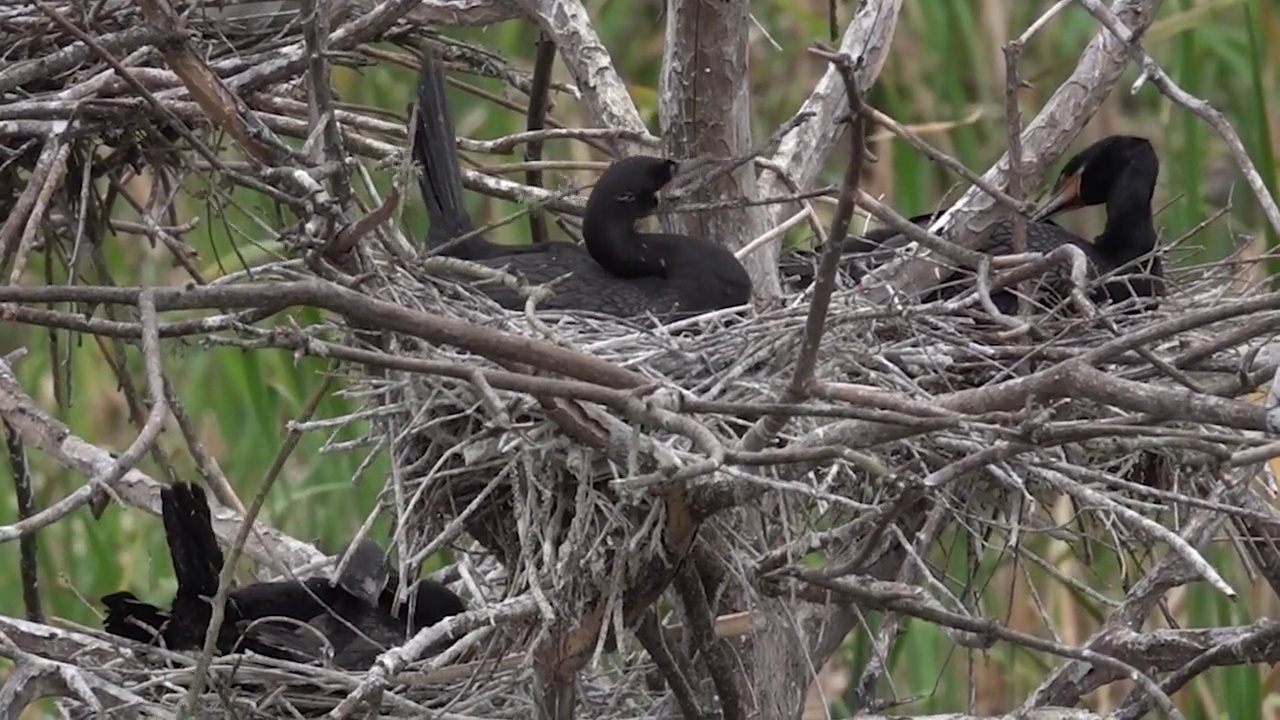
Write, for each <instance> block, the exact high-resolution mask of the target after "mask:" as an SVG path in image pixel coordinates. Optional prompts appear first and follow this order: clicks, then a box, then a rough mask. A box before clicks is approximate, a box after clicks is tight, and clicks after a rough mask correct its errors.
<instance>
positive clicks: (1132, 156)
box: [1031, 135, 1160, 221]
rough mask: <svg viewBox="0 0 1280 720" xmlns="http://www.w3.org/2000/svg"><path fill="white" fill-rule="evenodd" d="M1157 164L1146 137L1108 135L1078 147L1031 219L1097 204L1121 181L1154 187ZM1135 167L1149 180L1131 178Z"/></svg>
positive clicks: (1043, 217) (1106, 197)
mask: <svg viewBox="0 0 1280 720" xmlns="http://www.w3.org/2000/svg"><path fill="white" fill-rule="evenodd" d="M1159 168H1160V161H1159V160H1158V159H1157V158H1156V153H1155V149H1154V148H1152V147H1151V143H1150V142H1149V141H1148V140H1147V139H1146V138H1141V137H1136V136H1133V135H1110V136H1108V137H1105V138H1103V139H1101V140H1099V141H1098V142H1095V143H1094V144H1092V145H1090V146H1089V147H1087V148H1085V149H1084V150H1081V151H1080V152H1079V153H1077V154H1076V155H1075V156H1074V157H1072V158H1071V159H1070V160H1068V161H1067V164H1066V165H1063V166H1062V172H1061V173H1059V175H1058V182H1057V183H1056V184H1055V185H1054V188H1053V194H1052V195H1051V196H1050V197H1049V199H1048V200H1047V201H1045V203H1044V204H1043V205H1041V206H1040V209H1039V210H1037V211H1036V212H1035V214H1034V215H1032V216H1031V219H1032V220H1033V221H1039V220H1044V219H1046V218H1048V217H1051V216H1053V215H1056V214H1057V213H1060V212H1063V211H1066V210H1074V209H1076V208H1082V207H1086V206H1089V205H1101V204H1103V203H1106V202H1107V201H1108V200H1109V199H1110V198H1111V195H1112V191H1113V190H1115V189H1116V188H1117V186H1119V185H1120V184H1122V183H1138V184H1141V185H1145V186H1150V188H1154V186H1155V174H1156V173H1158V172H1159ZM1135 171H1140V172H1141V173H1142V174H1144V175H1149V176H1150V178H1149V181H1147V180H1146V179H1142V180H1138V179H1136V178H1134V177H1133V173H1134V172H1135ZM1149 199H1150V198H1149V197H1148V200H1149Z"/></svg>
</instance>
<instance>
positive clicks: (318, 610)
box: [102, 483, 466, 669]
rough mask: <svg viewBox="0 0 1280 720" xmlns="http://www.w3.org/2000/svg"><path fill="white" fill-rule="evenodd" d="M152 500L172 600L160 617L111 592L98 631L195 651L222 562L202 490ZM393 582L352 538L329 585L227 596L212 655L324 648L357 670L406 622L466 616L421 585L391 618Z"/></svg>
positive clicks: (261, 588)
mask: <svg viewBox="0 0 1280 720" xmlns="http://www.w3.org/2000/svg"><path fill="white" fill-rule="evenodd" d="M160 498H161V516H162V518H163V520H164V528H165V539H166V541H167V542H168V545H169V554H170V556H171V559H172V561H173V569H174V573H175V575H177V580H178V590H177V593H176V594H175V596H174V599H173V602H172V603H170V607H169V609H168V610H165V609H163V608H160V607H158V606H155V605H152V604H150V603H146V602H143V601H141V600H139V599H138V598H137V596H135V595H134V594H133V593H130V592H127V591H122V592H117V593H112V594H110V595H107V596H106V597H104V598H102V603H103V605H104V606H106V608H107V613H106V618H105V619H104V621H103V626H104V628H105V629H106V631H107V632H109V633H111V634H113V635H118V636H120V637H125V638H129V639H132V640H136V641H138V642H143V643H147V644H152V645H163V646H164V647H167V648H169V649H171V650H195V649H199V648H201V647H203V645H204V638H205V634H206V632H207V631H208V628H209V622H210V619H211V616H212V604H211V601H212V600H213V598H214V596H215V595H216V594H217V591H218V578H219V574H220V573H221V571H222V566H223V561H224V560H223V556H222V550H221V548H220V547H219V546H218V541H217V537H216V536H215V535H214V532H213V522H212V517H211V515H210V511H209V503H208V500H207V498H206V497H205V493H204V490H203V489H202V488H200V487H199V486H198V485H192V484H189V483H177V484H175V485H173V486H171V487H166V488H164V489H162V490H161V492H160ZM394 577H395V574H394V572H392V571H391V569H390V567H389V566H388V565H387V562H386V558H385V554H384V553H383V550H382V548H381V547H380V546H379V545H378V544H377V543H376V542H373V541H372V540H362V541H361V542H360V543H358V544H357V545H356V547H355V548H354V549H353V550H352V555H351V558H350V560H349V562H348V563H347V566H346V568H345V570H344V571H343V572H342V573H341V574H339V576H338V577H337V578H335V581H334V582H330V581H329V580H328V579H327V578H323V577H312V578H307V579H305V580H281V581H273V582H260V583H253V584H250V585H246V586H244V587H240V588H237V589H235V590H232V591H230V592H229V593H228V595H227V601H226V606H225V612H224V616H223V622H222V625H221V627H220V628H219V631H218V637H217V641H216V646H217V651H218V653H219V654H225V653H230V652H236V651H237V650H252V651H254V652H257V653H261V654H263V655H269V656H271V657H277V658H284V659H290V660H297V661H309V660H316V659H321V657H322V656H323V655H324V653H323V652H321V650H322V648H323V647H324V646H325V645H326V644H327V646H328V647H329V648H330V649H331V651H332V653H333V659H334V664H335V665H337V666H338V667H342V668H345V669H362V668H366V667H368V666H369V664H370V663H372V662H373V660H374V659H375V658H376V657H377V655H378V653H379V652H381V650H382V649H385V647H387V646H392V645H395V644H399V643H400V642H403V640H404V637H405V633H406V631H407V629H408V627H409V626H410V624H412V625H413V626H414V627H415V628H421V627H426V626H429V625H432V624H434V623H436V622H439V621H440V620H442V619H444V618H445V617H449V616H451V615H456V614H458V613H461V612H464V611H465V610H466V608H465V606H464V605H463V603H462V600H461V598H459V597H458V596H457V595H455V594H454V593H453V592H451V591H450V590H449V589H448V588H445V587H444V586H443V585H440V584H439V583H434V582H431V581H429V580H423V581H420V582H419V583H418V584H417V585H415V587H414V588H413V590H411V592H410V597H411V602H410V603H407V604H406V606H404V607H401V608H400V610H399V611H398V612H394V613H393V612H392V604H393V602H394V598H395V590H394V587H395V584H392V583H390V582H389V581H390V580H392V579H393V578H394ZM397 582H398V580H397ZM410 606H412V611H411V610H410ZM411 612H412V614H411ZM303 624H305V625H309V626H310V627H312V628H314V629H316V630H318V631H319V634H320V636H322V637H323V639H321V638H319V637H315V633H311V634H310V635H307V633H306V631H305V628H302V627H300V626H301V625H303ZM285 628H287V629H285Z"/></svg>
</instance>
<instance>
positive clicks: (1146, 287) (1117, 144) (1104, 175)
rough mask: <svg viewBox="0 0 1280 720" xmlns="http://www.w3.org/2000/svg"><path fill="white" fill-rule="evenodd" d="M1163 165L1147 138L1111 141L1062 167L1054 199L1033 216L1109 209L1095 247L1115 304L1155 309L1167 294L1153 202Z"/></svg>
mask: <svg viewBox="0 0 1280 720" xmlns="http://www.w3.org/2000/svg"><path fill="white" fill-rule="evenodd" d="M1159 175H1160V159H1159V158H1158V157H1156V151H1155V148H1153V147H1152V146H1151V143H1150V141H1148V140H1147V139H1146V138H1142V137H1136V136H1133V135H1110V136H1108V137H1105V138H1103V139H1101V140H1099V141H1097V142H1095V143H1093V144H1092V145H1090V146H1089V147H1087V148H1085V149H1084V150H1081V151H1080V152H1079V153H1077V154H1076V155H1074V156H1073V157H1072V158H1071V159H1070V160H1068V161H1067V162H1066V164H1065V165H1063V166H1062V172H1061V173H1059V175H1058V181H1057V183H1056V184H1055V185H1054V189H1053V194H1052V195H1051V196H1050V198H1049V199H1048V200H1046V201H1045V202H1044V204H1043V205H1041V207H1040V208H1039V209H1038V210H1037V211H1036V212H1035V214H1034V215H1032V220H1042V219H1047V218H1049V217H1052V216H1054V215H1056V214H1058V213H1060V212H1064V211H1067V210H1074V209H1076V208H1082V207H1088V206H1091V205H1103V204H1105V205H1106V206H1107V222H1106V226H1105V227H1104V228H1103V230H1102V232H1101V233H1100V234H1099V235H1098V236H1097V237H1095V238H1094V239H1093V242H1092V243H1091V244H1090V248H1091V249H1092V255H1091V257H1090V259H1091V260H1093V262H1094V265H1095V267H1096V270H1097V273H1098V274H1099V275H1108V276H1109V277H1108V278H1107V280H1106V281H1105V283H1104V285H1103V292H1104V293H1105V296H1106V297H1108V298H1109V299H1110V300H1111V302H1123V301H1125V300H1128V299H1130V298H1133V297H1141V298H1149V299H1148V300H1146V301H1145V302H1144V303H1143V307H1146V308H1152V309H1154V308H1155V307H1156V306H1157V304H1158V301H1157V300H1155V299H1154V298H1155V297H1156V296H1158V295H1161V294H1163V292H1164V266H1163V264H1162V263H1161V261H1160V254H1159V253H1158V252H1155V250H1156V245H1157V243H1158V240H1159V238H1158V236H1157V235H1156V226H1155V220H1154V218H1153V217H1152V213H1151V198H1152V196H1154V195H1155V188H1156V180H1157V179H1158V178H1159Z"/></svg>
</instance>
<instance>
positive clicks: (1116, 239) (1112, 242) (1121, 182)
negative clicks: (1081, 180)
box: [1094, 162, 1158, 263]
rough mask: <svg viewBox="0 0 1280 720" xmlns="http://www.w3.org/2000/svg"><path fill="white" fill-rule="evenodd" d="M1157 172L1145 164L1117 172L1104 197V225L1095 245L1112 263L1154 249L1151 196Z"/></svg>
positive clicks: (1131, 258) (1127, 259) (1138, 164)
mask: <svg viewBox="0 0 1280 720" xmlns="http://www.w3.org/2000/svg"><path fill="white" fill-rule="evenodd" d="M1157 172H1158V171H1157V169H1156V168H1155V167H1153V166H1150V165H1149V164H1148V163H1142V162H1139V163H1134V164H1132V165H1130V166H1129V167H1127V168H1125V170H1124V171H1123V172H1121V173H1120V176H1119V177H1117V178H1116V182H1115V184H1114V185H1113V186H1112V189H1111V194H1110V195H1108V196H1107V225H1106V228H1105V229H1104V230H1103V231H1102V234H1101V235H1099V236H1098V237H1097V238H1095V239H1094V246H1095V247H1096V248H1097V249H1098V252H1099V253H1100V254H1102V255H1103V256H1104V257H1106V258H1108V259H1110V260H1112V261H1113V262H1116V263H1126V262H1129V261H1131V260H1134V259H1137V258H1139V257H1141V256H1143V255H1146V254H1147V253H1149V252H1151V250H1152V249H1153V248H1155V246H1156V228H1155V221H1154V220H1153V218H1152V216H1151V196H1152V194H1153V193H1154V192H1155V185H1156V173H1157Z"/></svg>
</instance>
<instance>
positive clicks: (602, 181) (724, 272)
mask: <svg viewBox="0 0 1280 720" xmlns="http://www.w3.org/2000/svg"><path fill="white" fill-rule="evenodd" d="M413 151H414V158H415V160H416V161H417V162H418V163H419V164H420V165H421V166H422V175H421V180H420V181H419V188H420V190H421V192H422V198H423V202H424V203H425V204H426V208H427V215H428V218H429V219H430V223H431V227H430V229H429V231H428V234H427V237H428V241H429V243H430V244H431V246H432V247H433V248H438V247H442V246H443V245H444V244H445V243H448V242H450V241H453V240H456V239H457V238H460V237H462V236H464V235H467V234H468V233H470V232H472V223H471V219H470V217H468V215H467V212H466V209H465V208H464V207H463V206H462V202H461V186H460V179H459V178H460V170H459V167H458V159H457V152H456V150H455V148H454V134H453V125H452V123H451V122H450V120H449V111H448V104H447V100H446V98H445V91H444V74H443V70H442V68H441V66H440V63H439V61H437V60H435V59H434V58H431V57H427V58H424V60H423V66H422V73H421V75H420V77H419V82H418V126H417V128H416V130H415V135H414V143H413ZM678 170H679V164H678V163H677V162H676V161H674V160H670V159H664V158H658V157H650V156H643V155H641V156H634V157H628V158H624V159H622V160H618V161H617V162H614V163H613V164H612V165H610V166H609V167H608V169H606V170H605V171H604V173H603V174H602V175H601V176H600V178H599V179H598V180H597V181H596V184H595V186H594V187H593V188H592V190H591V194H590V195H589V197H588V199H587V207H586V213H585V216H584V223H583V228H582V240H583V242H582V245H581V246H579V245H576V244H573V243H567V242H544V243H539V244H534V245H524V246H511V245H503V244H500V243H495V242H492V241H490V240H488V239H486V238H484V237H481V236H479V235H473V236H470V237H466V238H465V239H462V240H458V241H457V242H456V243H455V244H454V246H452V247H449V248H447V249H445V250H444V251H443V253H444V254H445V255H449V256H452V257H458V258H463V259H467V260H472V261H475V262H478V263H480V264H482V265H486V266H488V267H492V268H501V269H506V270H507V271H509V272H512V273H513V274H516V275H518V276H520V277H522V278H524V280H525V281H526V282H527V283H529V284H531V285H539V284H544V283H548V282H551V281H552V280H556V279H557V278H561V277H562V276H565V275H568V277H566V278H564V279H563V280H561V281H560V282H558V283H556V284H555V285H554V293H555V294H554V295H553V296H552V297H550V298H548V299H546V300H543V301H541V302H540V303H539V304H538V307H539V308H543V309H549V310H586V311H593V312H599V313H604V314H608V315H613V316H617V317H635V316H641V315H645V314H653V315H656V316H659V317H662V318H665V319H672V318H675V317H682V316H687V315H696V314H701V313H704V312H709V311H711V310H719V309H723V308H729V307H734V306H737V305H743V304H746V303H747V302H749V301H750V299H751V278H750V276H749V275H748V274H747V271H746V269H745V268H743V266H742V263H740V262H738V259H737V258H736V257H734V255H733V253H731V252H729V250H727V249H726V248H724V247H722V246H720V245H719V244H718V243H716V242H713V241H711V240H708V239H707V238H700V237H692V236H688V235H677V234H670V233H646V232H640V231H638V230H637V229H636V227H635V226H636V223H637V222H639V221H640V220H641V219H643V218H645V217H647V216H648V215H650V214H652V213H653V211H654V210H655V209H656V208H657V206H658V201H659V193H660V191H661V190H662V189H663V188H664V187H666V186H667V185H668V184H669V183H670V182H671V181H672V179H673V178H674V177H675V176H676V174H677V172H678ZM479 289H481V290H482V292H484V293H485V294H486V295H488V296H489V297H490V298H492V299H493V300H494V301H495V302H497V303H498V304H499V305H502V306H503V307H506V308H510V309H521V308H523V307H524V298H523V297H522V296H521V295H520V294H519V293H518V292H516V291H514V290H511V289H509V288H505V287H481V288H479Z"/></svg>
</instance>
